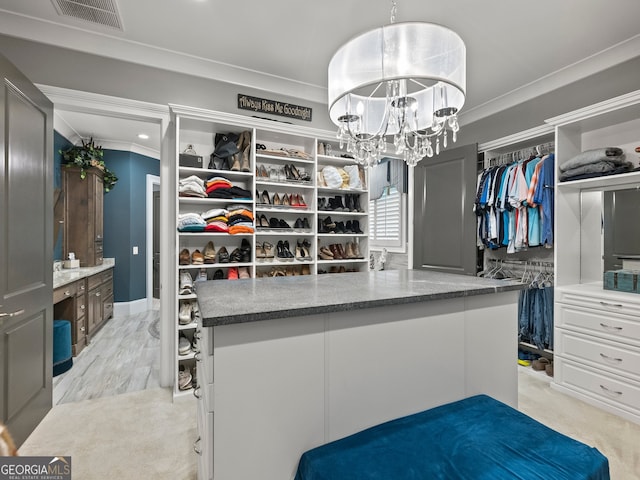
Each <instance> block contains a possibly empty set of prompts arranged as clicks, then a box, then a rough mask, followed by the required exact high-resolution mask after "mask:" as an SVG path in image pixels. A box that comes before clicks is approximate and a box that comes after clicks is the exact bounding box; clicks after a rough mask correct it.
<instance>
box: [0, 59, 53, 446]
mask: <svg viewBox="0 0 640 480" xmlns="http://www.w3.org/2000/svg"><path fill="white" fill-rule="evenodd" d="M0 71H1V72H2V79H3V84H2V93H1V94H0V145H1V147H2V148H0V185H1V187H0V415H1V418H0V419H1V420H2V421H3V422H4V423H5V424H7V425H8V428H9V432H10V433H11V434H12V436H13V437H14V440H15V441H16V443H17V444H18V445H21V444H22V442H24V440H25V439H26V438H27V437H28V436H29V434H30V433H31V432H32V431H33V429H34V428H35V427H36V426H37V425H38V423H39V422H40V420H42V418H43V417H44V416H45V415H46V414H47V412H48V411H49V409H50V408H51V383H52V380H51V375H52V370H53V365H52V364H53V351H52V350H53V346H52V342H53V340H52V337H53V273H52V271H53V175H52V172H53V123H52V121H53V105H52V104H51V102H50V101H49V100H48V99H47V98H46V97H45V96H44V95H43V94H42V93H41V92H40V91H39V90H38V89H36V88H35V87H34V86H33V84H32V83H31V82H29V80H28V79H27V78H26V77H25V76H24V75H22V74H21V73H20V72H19V71H18V70H17V69H16V68H15V67H14V66H13V65H12V64H11V63H10V62H9V61H8V60H7V59H6V58H5V57H3V56H0Z"/></svg>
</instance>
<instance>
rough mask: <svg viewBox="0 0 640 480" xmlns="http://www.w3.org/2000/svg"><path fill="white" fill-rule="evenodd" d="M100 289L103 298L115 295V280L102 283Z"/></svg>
mask: <svg viewBox="0 0 640 480" xmlns="http://www.w3.org/2000/svg"><path fill="white" fill-rule="evenodd" d="M100 291H101V292H102V293H101V295H102V297H103V298H107V297H113V282H109V283H104V284H102V286H101V287H100Z"/></svg>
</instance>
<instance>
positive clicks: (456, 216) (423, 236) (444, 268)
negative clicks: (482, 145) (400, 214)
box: [413, 144, 478, 275]
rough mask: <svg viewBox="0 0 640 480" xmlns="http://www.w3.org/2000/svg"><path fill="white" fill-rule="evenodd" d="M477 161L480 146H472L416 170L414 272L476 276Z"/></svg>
mask: <svg viewBox="0 0 640 480" xmlns="http://www.w3.org/2000/svg"><path fill="white" fill-rule="evenodd" d="M477 157H478V151H477V145H475V144H473V145H467V146H463V147H459V148H455V149H451V150H445V151H444V152H442V153H440V155H438V156H436V157H433V158H425V159H423V160H421V161H420V162H419V163H418V165H417V166H416V167H415V168H414V192H415V207H414V219H413V221H414V223H413V225H414V234H413V268H415V269H422V270H433V271H439V272H448V273H459V274H466V275H475V274H476V234H475V215H474V213H473V201H474V195H475V185H476V178H477V174H476V169H477V166H476V165H477Z"/></svg>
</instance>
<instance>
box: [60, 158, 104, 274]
mask: <svg viewBox="0 0 640 480" xmlns="http://www.w3.org/2000/svg"><path fill="white" fill-rule="evenodd" d="M102 176H103V173H102V171H101V170H99V169H97V168H90V169H87V170H86V177H85V178H81V177H80V168H78V167H68V166H66V165H63V167H62V191H63V195H64V219H63V226H64V228H63V229H64V235H63V258H65V259H66V258H69V253H70V252H73V253H74V254H75V257H76V258H77V259H79V260H80V266H81V267H94V266H96V265H102V262H103V258H102V255H103V248H102V247H103V228H104V226H103V203H104V186H103V181H102Z"/></svg>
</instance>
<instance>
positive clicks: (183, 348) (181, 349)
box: [178, 333, 191, 355]
mask: <svg viewBox="0 0 640 480" xmlns="http://www.w3.org/2000/svg"><path fill="white" fill-rule="evenodd" d="M189 352H191V342H190V341H189V339H188V338H187V337H186V336H185V335H184V334H183V333H180V336H179V337H178V355H188V354H189Z"/></svg>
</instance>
